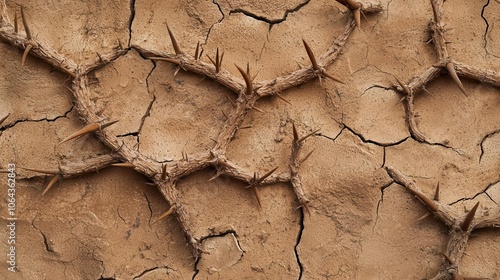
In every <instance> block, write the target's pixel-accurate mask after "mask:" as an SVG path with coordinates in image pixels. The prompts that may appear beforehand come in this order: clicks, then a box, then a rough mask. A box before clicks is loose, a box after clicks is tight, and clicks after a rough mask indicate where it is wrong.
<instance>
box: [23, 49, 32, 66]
mask: <svg viewBox="0 0 500 280" xmlns="http://www.w3.org/2000/svg"><path fill="white" fill-rule="evenodd" d="M32 48H33V45H32V44H28V46H26V49H24V53H23V57H22V58H21V66H24V63H25V62H26V58H27V57H28V53H29V52H30V50H31V49H32Z"/></svg>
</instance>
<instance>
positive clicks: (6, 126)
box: [0, 105, 74, 133]
mask: <svg viewBox="0 0 500 280" xmlns="http://www.w3.org/2000/svg"><path fill="white" fill-rule="evenodd" d="M73 108H74V106H73V105H71V107H70V108H69V110H68V111H66V112H64V114H62V115H60V116H57V117H55V118H52V119H50V118H41V119H36V120H30V119H20V120H15V121H14V122H13V123H10V124H7V125H5V126H4V127H0V133H1V132H3V131H6V130H7V129H9V128H12V127H14V126H15V125H16V124H18V123H24V122H34V123H37V122H55V121H57V120H58V119H60V118H66V117H68V114H69V113H71V112H72V111H73Z"/></svg>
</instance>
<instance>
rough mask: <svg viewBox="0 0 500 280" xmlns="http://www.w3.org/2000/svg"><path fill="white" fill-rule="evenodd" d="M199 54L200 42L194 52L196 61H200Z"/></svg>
mask: <svg viewBox="0 0 500 280" xmlns="http://www.w3.org/2000/svg"><path fill="white" fill-rule="evenodd" d="M199 52H200V41H198V44H196V50H195V51H194V60H198V58H199V56H198V55H199Z"/></svg>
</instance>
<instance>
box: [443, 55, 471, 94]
mask: <svg viewBox="0 0 500 280" xmlns="http://www.w3.org/2000/svg"><path fill="white" fill-rule="evenodd" d="M446 69H447V70H448V73H449V74H450V76H451V78H452V79H453V81H454V82H455V84H457V86H458V88H460V91H462V93H463V94H464V95H465V96H466V97H467V93H466V92H465V88H464V85H463V84H462V82H461V81H460V79H459V78H458V75H457V71H456V70H455V65H453V62H448V63H446Z"/></svg>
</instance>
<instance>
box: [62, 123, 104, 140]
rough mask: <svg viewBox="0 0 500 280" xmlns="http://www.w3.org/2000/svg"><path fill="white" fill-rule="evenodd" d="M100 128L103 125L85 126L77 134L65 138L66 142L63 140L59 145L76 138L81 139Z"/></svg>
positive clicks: (92, 124)
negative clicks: (80, 137)
mask: <svg viewBox="0 0 500 280" xmlns="http://www.w3.org/2000/svg"><path fill="white" fill-rule="evenodd" d="M100 127H101V125H100V124H98V123H91V124H89V125H87V126H85V127H84V128H82V129H80V130H78V131H77V132H75V133H73V134H71V135H69V136H68V137H66V138H64V140H62V141H61V142H59V145H61V144H62V143H64V142H67V141H69V140H72V139H74V138H76V137H79V136H82V135H85V134H89V133H91V132H94V131H97V130H98V129H99V128H100Z"/></svg>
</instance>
